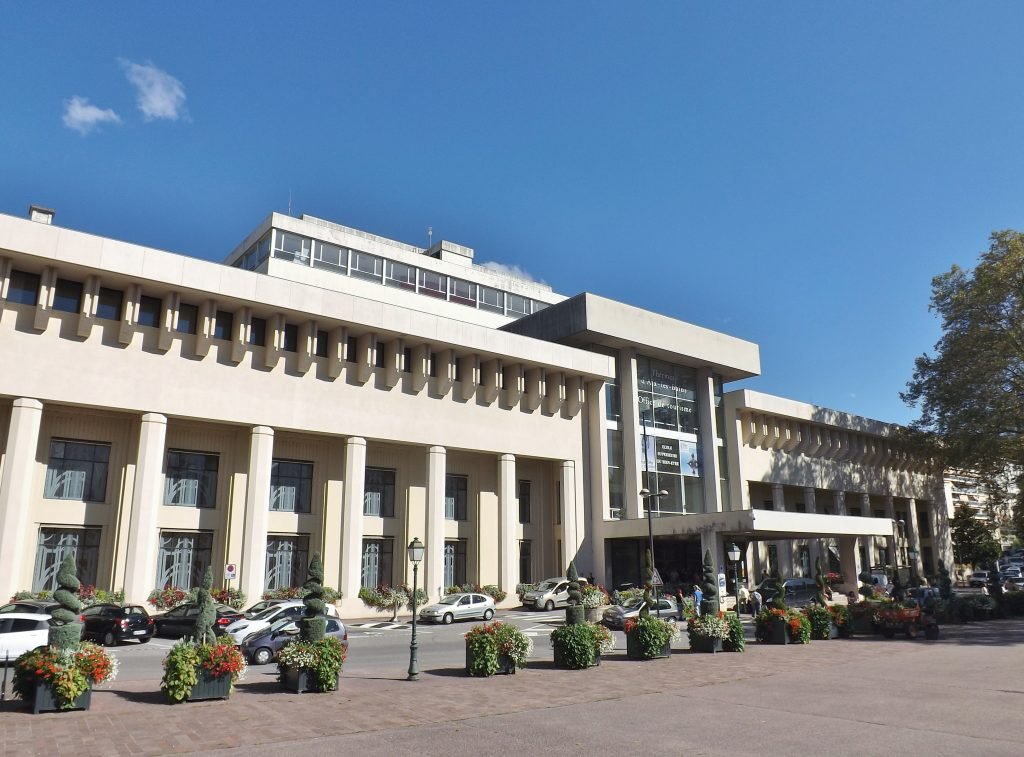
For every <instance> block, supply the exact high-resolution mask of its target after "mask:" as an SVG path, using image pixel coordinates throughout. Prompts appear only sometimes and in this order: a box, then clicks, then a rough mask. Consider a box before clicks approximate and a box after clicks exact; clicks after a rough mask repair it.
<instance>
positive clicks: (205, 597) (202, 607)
mask: <svg viewBox="0 0 1024 757" xmlns="http://www.w3.org/2000/svg"><path fill="white" fill-rule="evenodd" d="M212 587H213V568H211V567H207V568H206V572H205V573H204V574H203V583H202V584H200V586H199V591H198V592H196V604H198V605H199V615H198V616H197V617H196V624H195V626H194V628H193V629H192V637H193V638H194V639H195V640H196V641H197V642H199V643H200V644H216V643H217V635H216V634H215V633H214V632H213V624H214V622H215V621H216V620H217V608H216V606H215V605H214V601H213V596H212V595H211V594H210V589H211V588H212Z"/></svg>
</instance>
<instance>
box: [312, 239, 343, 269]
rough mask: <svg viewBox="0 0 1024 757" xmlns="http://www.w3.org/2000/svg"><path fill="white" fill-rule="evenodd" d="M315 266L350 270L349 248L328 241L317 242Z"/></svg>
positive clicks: (314, 257) (314, 258)
mask: <svg viewBox="0 0 1024 757" xmlns="http://www.w3.org/2000/svg"><path fill="white" fill-rule="evenodd" d="M313 267H314V268H327V269H329V270H332V271H337V272H338V273H345V272H346V271H347V270H348V248H345V247H338V245H336V244H328V243H327V242H317V243H316V254H315V255H314V256H313Z"/></svg>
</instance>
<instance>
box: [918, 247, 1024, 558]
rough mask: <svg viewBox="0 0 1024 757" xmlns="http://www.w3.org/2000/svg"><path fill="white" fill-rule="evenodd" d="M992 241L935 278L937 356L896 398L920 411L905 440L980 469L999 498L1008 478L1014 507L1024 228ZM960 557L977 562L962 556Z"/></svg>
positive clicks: (1021, 419)
mask: <svg viewBox="0 0 1024 757" xmlns="http://www.w3.org/2000/svg"><path fill="white" fill-rule="evenodd" d="M989 241H990V245H989V249H988V251H987V252H984V253H982V254H981V256H980V257H979V259H978V264H977V265H976V266H975V268H974V270H973V271H965V270H963V269H961V268H960V267H959V266H956V265H954V266H953V267H952V268H951V269H950V270H949V271H947V272H946V273H944V274H941V275H940V276H936V277H935V278H934V279H932V298H931V310H933V311H935V312H937V313H938V314H939V316H940V318H941V319H942V337H941V338H940V339H939V341H938V342H937V343H936V344H935V354H934V355H922V356H921V357H919V358H918V359H917V360H916V361H915V367H914V375H913V378H912V379H911V380H910V381H909V382H908V384H907V391H906V392H904V393H903V394H902V395H901V396H902V398H903V400H904V402H906V403H907V404H908V405H911V406H918V407H920V410H921V416H920V418H919V419H918V420H916V421H915V422H914V423H913V424H911V435H910V436H909V437H908V438H909V439H910V440H912V441H914V442H917V443H919V444H921V445H922V446H923V448H924V451H925V452H926V453H927V454H928V455H929V456H930V457H932V459H933V460H934V461H935V462H936V464H937V465H938V466H941V467H942V468H946V467H951V466H955V467H957V468H964V469H968V470H970V471H972V472H974V473H976V474H977V475H979V477H981V479H982V481H983V482H984V485H985V488H986V489H987V490H988V491H989V492H990V493H991V494H993V495H994V496H995V497H996V499H998V498H999V497H1000V496H1001V495H1000V492H1005V491H1006V489H1007V488H1008V487H1007V486H1006V485H1005V484H1006V482H1005V480H1004V479H1005V478H1006V477H1007V475H1010V476H1012V477H1013V478H1015V479H1016V482H1017V490H1018V493H1017V502H1016V510H1017V511H1018V512H1019V511H1020V510H1021V508H1022V505H1024V499H1022V498H1024V234H1021V232H1018V231H998V232H995V233H993V234H992V235H991V237H990V239H989ZM1008 465H1012V466H1015V467H1014V468H1008V467H1007V466H1008ZM1008 470H1011V471H1012V472H1011V473H1009V474H1008ZM1021 517H1022V518H1024V516H1021ZM1020 525H1022V526H1024V523H1021V524H1020ZM971 554H972V555H974V554H975V553H973V552H972V553H971ZM961 561H962V562H972V563H973V562H977V561H978V560H972V559H971V557H967V556H962V557H961Z"/></svg>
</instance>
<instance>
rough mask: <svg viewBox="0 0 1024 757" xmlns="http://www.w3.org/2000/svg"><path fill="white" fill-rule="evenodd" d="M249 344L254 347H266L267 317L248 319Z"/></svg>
mask: <svg viewBox="0 0 1024 757" xmlns="http://www.w3.org/2000/svg"><path fill="white" fill-rule="evenodd" d="M249 344H251V345H253V346H254V347H266V345H267V319H266V318H256V317H255V316H253V317H252V319H251V320H250V321H249Z"/></svg>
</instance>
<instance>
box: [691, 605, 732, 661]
mask: <svg viewBox="0 0 1024 757" xmlns="http://www.w3.org/2000/svg"><path fill="white" fill-rule="evenodd" d="M686 631H687V633H688V634H689V636H690V650H691V651H693V652H721V651H722V644H723V642H724V641H725V640H726V639H727V638H729V624H728V622H726V620H725V615H724V613H721V612H720V613H718V614H717V615H699V616H697V615H692V616H690V617H689V618H687V620H686Z"/></svg>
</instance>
